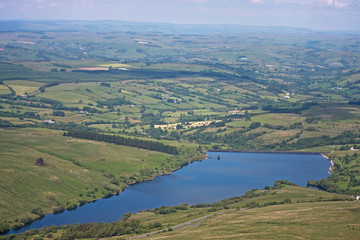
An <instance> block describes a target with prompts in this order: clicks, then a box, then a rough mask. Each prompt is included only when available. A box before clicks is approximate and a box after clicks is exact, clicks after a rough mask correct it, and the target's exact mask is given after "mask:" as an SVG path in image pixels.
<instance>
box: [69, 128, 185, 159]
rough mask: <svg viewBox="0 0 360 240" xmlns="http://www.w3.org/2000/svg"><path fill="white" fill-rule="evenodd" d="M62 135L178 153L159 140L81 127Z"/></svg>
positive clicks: (174, 148) (175, 149) (172, 147)
mask: <svg viewBox="0 0 360 240" xmlns="http://www.w3.org/2000/svg"><path fill="white" fill-rule="evenodd" d="M64 136H67V137H75V138H85V139H90V140H95V141H102V142H108V143H114V144H117V145H124V146H129V147H137V148H143V149H147V150H153V151H159V152H163V153H168V154H173V155H177V154H178V150H177V148H176V147H174V146H170V145H166V144H163V143H161V142H156V141H149V140H140V139H137V138H128V137H121V136H118V135H107V134H101V133H97V132H95V131H89V130H83V129H81V130H70V131H68V132H67V133H64Z"/></svg>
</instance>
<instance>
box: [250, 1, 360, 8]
mask: <svg viewBox="0 0 360 240" xmlns="http://www.w3.org/2000/svg"><path fill="white" fill-rule="evenodd" d="M249 2H250V3H257V4H259V3H261V4H264V3H268V4H293V5H300V6H310V7H335V8H346V7H350V6H352V5H359V2H360V1H358V2H356V0H249Z"/></svg>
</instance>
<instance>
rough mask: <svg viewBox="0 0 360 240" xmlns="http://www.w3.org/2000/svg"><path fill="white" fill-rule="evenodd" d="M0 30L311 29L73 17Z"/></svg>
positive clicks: (15, 23)
mask: <svg viewBox="0 0 360 240" xmlns="http://www.w3.org/2000/svg"><path fill="white" fill-rule="evenodd" d="M0 31H2V32H4V31H16V32H27V31H31V32H33V31H40V32H41V31H45V32H49V31H55V32H74V31H75V32H76V31H96V32H126V31H132V32H161V33H167V34H172V33H173V34H231V33H243V32H244V33H248V32H266V33H309V32H313V31H312V30H310V29H304V28H291V27H266V26H245V25H236V24H225V25H224V24H219V25H208V24H169V23H140V22H127V21H115V20H102V21H72V20H51V21H45V20H41V21H40V20H39V21H35V20H34V21H25V20H0Z"/></svg>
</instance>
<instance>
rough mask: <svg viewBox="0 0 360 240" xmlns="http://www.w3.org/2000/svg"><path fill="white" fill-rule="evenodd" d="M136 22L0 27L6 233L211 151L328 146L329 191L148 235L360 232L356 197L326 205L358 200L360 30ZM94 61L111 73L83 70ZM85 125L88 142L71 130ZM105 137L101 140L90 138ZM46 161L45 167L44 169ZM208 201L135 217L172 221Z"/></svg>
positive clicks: (0, 180)
mask: <svg viewBox="0 0 360 240" xmlns="http://www.w3.org/2000/svg"><path fill="white" fill-rule="evenodd" d="M70 23H71V21H70V22H69V24H70ZM29 24H33V23H29ZM37 24H41V23H37ZM73 27H74V29H77V28H78V27H77V26H75V25H74V26H73ZM140 29H142V30H141V31H130V32H129V31H111V32H110V31H109V32H102V31H101V30H100V28H99V32H91V31H84V30H83V29H81V30H79V31H75V32H74V30H71V31H62V30H61V31H57V30H58V29H57V26H56V25H54V26H53V29H52V31H49V32H46V31H41V32H39V31H31V30H29V31H25V32H17V31H4V32H0V48H2V49H5V50H4V51H1V56H0V142H1V145H0V188H1V189H2V190H1V193H0V194H1V195H0V232H1V231H3V230H4V229H5V230H6V229H7V228H9V227H14V226H20V225H22V224H24V223H27V222H30V221H31V220H33V219H35V218H38V217H39V216H41V215H42V214H46V213H50V212H52V211H59V210H62V209H66V208H71V207H74V204H75V206H77V205H78V204H80V203H81V204H82V203H84V202H86V201H92V200H94V199H97V198H100V197H104V196H107V195H111V194H114V193H117V192H119V191H121V190H122V189H124V187H126V186H127V185H128V184H130V183H134V182H139V181H143V180H145V179H150V178H152V177H154V176H156V175H158V174H161V173H165V172H170V171H172V170H174V169H176V168H178V167H179V166H181V165H183V164H185V163H187V162H190V161H193V160H195V159H199V158H203V157H204V153H203V151H204V150H205V149H208V148H215V149H237V150H252V151H253V150H261V151H264V150H265V151H316V152H322V153H325V154H326V155H327V156H329V157H330V158H331V159H332V160H333V162H334V166H333V168H332V176H331V177H329V178H328V179H327V180H321V181H318V182H312V185H313V186H317V187H319V188H320V189H323V190H326V191H327V192H331V193H325V192H320V191H313V190H310V189H303V188H296V187H294V188H290V187H287V188H285V189H286V191H285V192H284V194H285V195H286V194H287V195H286V196H285V195H284V196H283V195H282V193H281V191H280V190H277V194H276V195H266V196H262V197H264V199H263V198H262V197H257V198H256V201H258V202H259V204H264V203H265V202H266V201H282V200H284V199H286V198H288V199H291V201H292V204H286V205H281V206H272V207H266V208H258V209H251V210H246V211H235V212H232V213H229V214H222V215H219V216H216V217H212V218H209V219H206V220H204V222H202V223H200V224H199V225H196V226H193V227H189V228H185V229H177V230H176V231H173V232H168V233H162V234H159V235H152V236H151V238H154V239H157V238H161V237H162V236H164V238H165V239H166V238H174V239H191V238H194V237H195V236H197V235H196V234H197V232H198V233H199V234H201V236H203V237H201V238H204V239H209V238H214V239H216V238H220V237H219V236H222V235H227V236H229V237H228V238H230V239H231V238H233V239H239V238H240V239H241V238H248V239H259V238H265V239H266V238H269V239H275V238H276V237H275V236H279V237H280V238H284V239H287V238H288V239H292V237H297V238H306V239H308V238H322V236H324V238H330V239H331V238H332V234H334V236H336V237H334V238H336V239H342V238H343V239H346V238H355V237H356V233H357V234H358V231H359V228H360V227H359V225H356V224H355V223H354V219H356V218H357V219H358V218H359V216H358V203H357V202H339V203H337V202H318V201H320V200H323V199H327V198H328V197H329V198H333V197H334V196H335V197H336V198H348V195H350V194H352V195H360V174H359V171H358V169H359V165H360V154H359V152H358V149H360V120H359V119H360V105H359V101H360V94H359V92H360V91H359V89H360V85H359V76H360V74H359V71H360V54H359V51H358V46H359V45H358V43H359V42H360V38H359V36H357V35H348V34H343V33H337V34H334V33H317V32H311V34H308V33H305V32H304V33H302V32H301V31H299V32H298V31H296V33H292V34H286V33H280V32H277V31H275V32H261V33H260V32H234V33H224V34H195V35H194V34H180V33H177V32H176V31H174V32H172V33H171V34H166V33H165V32H161V31H160V30H159V32H142V31H148V30H144V29H145V28H140ZM160 29H164V28H163V27H160ZM168 30H169V29H167V30H166V31H168ZM164 31H165V30H164ZM29 42H31V43H32V44H28V43H29ZM95 67H101V68H102V70H95V71H89V70H81V69H82V68H85V69H86V68H95ZM155 126H156V127H155ZM158 126H161V127H158ZM76 131H80V132H82V133H84V134H83V135H82V137H83V138H69V137H64V136H63V134H64V133H65V135H66V134H67V133H69V132H76ZM85 133H86V134H85ZM92 134H93V135H92ZM95 135H96V136H97V137H99V136H100V137H99V138H98V139H97V140H99V141H92V140H87V139H89V138H90V137H89V136H95ZM109 136H119V138H120V137H125V138H126V139H127V140H128V139H129V138H131V139H133V141H134V142H137V145H136V144H135V146H137V147H141V148H142V147H144V146H140V145H139V144H138V143H139V142H140V143H144V144H145V143H147V144H149V141H155V142H156V143H159V142H161V143H163V144H165V145H166V146H167V147H169V146H176V149H177V153H176V154H174V156H172V155H169V154H166V153H163V152H160V151H150V150H144V149H140V148H136V150H134V148H132V147H127V146H122V145H115V144H112V143H108V142H109V141H108V142H106V141H105V140H104V139H101V138H105V137H106V138H107V139H109V138H108V137H109ZM86 138H87V139H86ZM141 141H144V142H141ZM149 145H151V144H149ZM148 149H154V148H148ZM160 150H161V149H160ZM162 151H164V149H162ZM39 158H43V159H44V161H45V165H44V166H37V165H35V161H36V160H37V159H39ZM336 193H338V194H344V195H342V196H339V195H336ZM320 195H321V196H320ZM320 197H321V199H320ZM283 198H284V199H283ZM246 201H247V200H243V201H242V203H239V204H234V205H231V206H228V207H229V209H236V207H243V206H242V205H241V204H243V203H245V205H246ZM251 201H253V200H251ZM309 201H310V202H309ZM311 201H316V203H315V202H314V203H311ZM298 202H299V203H298ZM302 202H305V203H302ZM327 208H330V209H334V212H331V211H327V210H326V209H327ZM39 209H40V210H39ZM209 209H211V208H208V209H196V208H188V209H187V210H184V212H183V215H182V216H180V215H178V214H179V212H180V211H179V212H178V213H177V214H173V215H171V214H170V215H168V216H166V218H161V219H160V218H159V216H157V215H156V214H154V213H153V212H146V213H139V214H137V215H134V216H132V218H139V219H141V221H144V223H145V224H149V223H154V222H161V223H162V225H163V226H168V225H169V226H170V225H171V222H172V221H173V222H174V223H181V222H184V221H186V220H189V221H190V220H192V219H194V218H193V217H196V216H205V215H207V214H208V210H209ZM309 209H314V210H313V212H314V213H313V214H311V211H310V210H309ZM351 209H355V210H351ZM213 210H214V209H212V210H210V211H213ZM218 210H219V211H221V210H220V209H215V210H214V211H215V212H217V211H218ZM222 210H223V209H222ZM296 211H298V212H299V213H300V214H299V216H298V217H299V219H298V220H296V219H295V220H294V219H293V216H294V212H296ZM342 212H343V213H342ZM261 214H263V215H261ZM155 215H156V216H155ZM335 215H336V216H339V218H340V219H341V220H339V221H340V222H341V224H336V223H335V220H336V219H335V218H334V217H333V216H335ZM327 216H328V217H327ZM232 218H233V221H231V219H232ZM246 219H248V221H246ZM266 219H271V220H266ZM222 221H223V222H224V224H222ZM307 222H308V223H309V224H306V223H307ZM4 226H5V227H4ZM327 226H332V228H331V229H328V231H325V230H324V229H327ZM316 227H318V228H319V229H321V230H319V232H316V231H314V229H315V228H316ZM144 229H145V228H144ZM151 229H152V228H151ZM259 229H260V230H261V231H260V230H259ZM61 231H62V230H61ZM291 231H293V234H294V235H291ZM336 232H338V233H339V234H338V235H336V234H335V233H336ZM230 233H231V234H230ZM42 237H43V236H42ZM49 239H51V238H50V237H49Z"/></svg>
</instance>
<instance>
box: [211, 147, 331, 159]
mask: <svg viewBox="0 0 360 240" xmlns="http://www.w3.org/2000/svg"><path fill="white" fill-rule="evenodd" d="M207 152H234V153H235V152H239V153H275V154H316V155H322V156H323V157H325V158H327V159H329V158H328V157H326V156H325V155H324V154H323V153H321V152H296V151H266V150H264V151H263V150H237V149H209V150H207Z"/></svg>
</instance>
